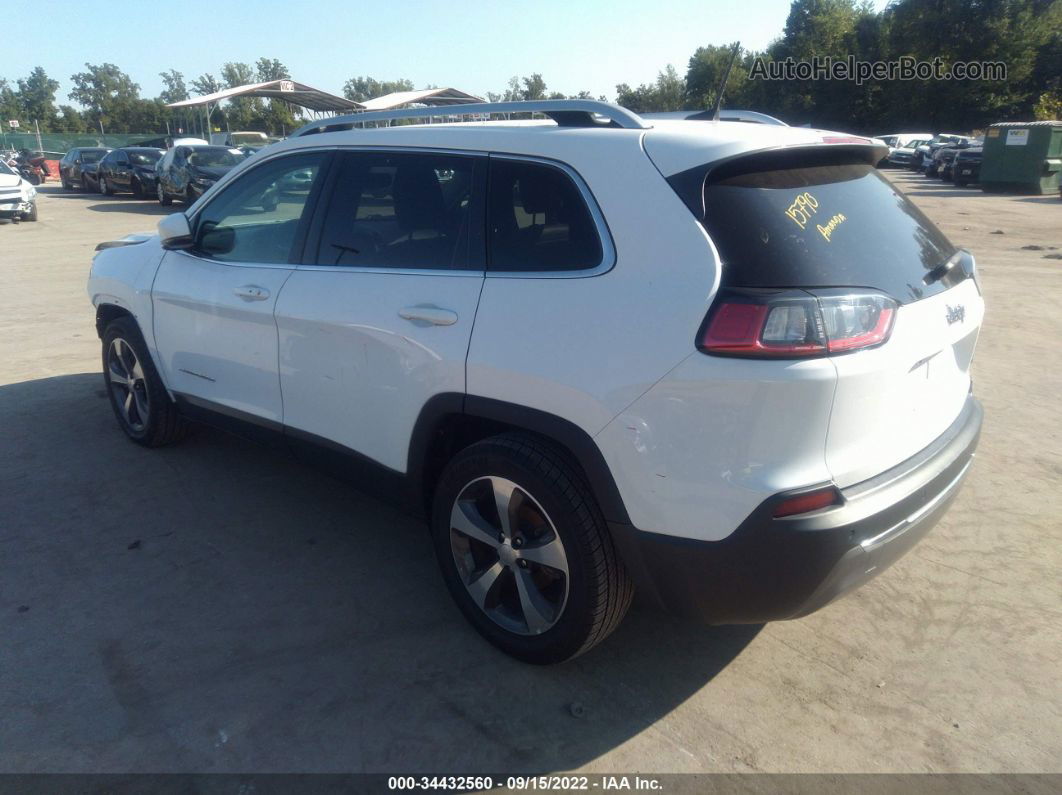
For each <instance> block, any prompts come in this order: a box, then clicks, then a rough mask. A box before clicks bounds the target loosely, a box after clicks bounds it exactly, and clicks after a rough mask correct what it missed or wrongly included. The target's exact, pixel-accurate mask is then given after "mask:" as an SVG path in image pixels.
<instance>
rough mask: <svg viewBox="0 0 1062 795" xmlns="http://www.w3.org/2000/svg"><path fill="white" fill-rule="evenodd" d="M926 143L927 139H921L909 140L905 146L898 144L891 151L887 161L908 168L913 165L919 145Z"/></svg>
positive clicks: (889, 163) (895, 165) (898, 166)
mask: <svg viewBox="0 0 1062 795" xmlns="http://www.w3.org/2000/svg"><path fill="white" fill-rule="evenodd" d="M924 143H927V141H925V140H920V139H915V140H914V141H908V142H907V143H906V144H904V145H903V146H898V147H896V148H895V149H893V150H892V151H891V152H889V155H888V158H887V161H886V162H887V163H888V165H890V166H893V167H895V168H907V167H909V166H910V165H911V162H912V160H913V159H914V157H915V152H916V150H917V149H918V147H919V146H921V145H922V144H924Z"/></svg>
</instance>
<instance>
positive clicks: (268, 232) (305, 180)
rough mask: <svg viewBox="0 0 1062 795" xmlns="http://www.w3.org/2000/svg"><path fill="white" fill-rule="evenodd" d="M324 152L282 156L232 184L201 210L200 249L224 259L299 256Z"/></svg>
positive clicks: (270, 260)
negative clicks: (297, 249)
mask: <svg viewBox="0 0 1062 795" xmlns="http://www.w3.org/2000/svg"><path fill="white" fill-rule="evenodd" d="M324 157H325V155H324V154H322V153H319V152H312V153H307V154H300V155H292V156H290V157H284V158H279V159H278V160H274V161H272V162H269V163H266V164H264V165H262V166H260V167H258V168H255V169H252V170H251V171H249V172H247V173H246V174H244V175H243V176H241V177H240V178H239V179H237V180H235V181H234V182H232V183H231V184H229V185H227V186H226V187H225V188H224V189H223V190H222V191H221V193H219V194H218V195H217V196H216V197H215V198H214V199H212V200H211V201H210V203H209V204H208V205H207V206H206V207H205V208H204V209H203V211H202V212H201V213H200V214H199V217H198V219H197V221H196V249H197V250H198V252H199V253H201V254H203V255H204V256H208V257H210V258H212V259H216V260H221V261H222V262H255V263H273V264H282V263H289V262H293V261H294V259H293V258H294V256H295V253H296V252H295V251H294V249H295V247H296V246H295V244H296V240H297V238H298V233H299V230H300V223H301V222H302V220H303V217H304V215H305V213H306V200H307V198H308V197H309V194H310V188H311V187H312V186H313V184H314V181H315V180H316V179H317V177H318V175H319V174H320V171H321V164H322V162H323V160H324Z"/></svg>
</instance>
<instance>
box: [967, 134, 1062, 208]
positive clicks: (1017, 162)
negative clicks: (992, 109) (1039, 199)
mask: <svg viewBox="0 0 1062 795" xmlns="http://www.w3.org/2000/svg"><path fill="white" fill-rule="evenodd" d="M1060 172H1062V121H1031V122H1010V121H1006V122H999V123H998V124H993V125H991V126H990V127H989V128H988V130H987V131H986V132H985V144H984V154H983V157H982V160H981V190H985V191H991V192H994V193H1003V192H1007V193H1057V192H1058V190H1059V173H1060Z"/></svg>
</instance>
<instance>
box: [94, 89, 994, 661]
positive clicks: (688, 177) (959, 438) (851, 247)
mask: <svg viewBox="0 0 1062 795" xmlns="http://www.w3.org/2000/svg"><path fill="white" fill-rule="evenodd" d="M532 110H533V111H538V112H539V113H542V114H544V115H545V116H547V117H549V118H548V119H545V120H543V121H542V122H527V121H513V122H508V123H506V122H502V123H495V122H487V123H483V122H479V123H477V122H472V123H452V124H430V125H429V124H408V125H402V126H393V127H386V126H385V127H380V128H374V129H368V128H363V127H361V128H359V125H360V124H361V123H362V122H366V121H376V120H380V119H384V120H387V119H391V118H393V117H394V115H395V114H391V115H387V114H373V113H367V114H361V115H359V116H353V117H343V118H338V119H330V120H324V121H321V122H316V123H314V124H313V125H311V126H309V127H306V128H304V129H302V130H300V131H299V132H297V133H296V134H295V135H293V136H292V137H291V138H290V139H288V140H286V141H284V142H282V143H279V144H275V145H273V146H271V147H269V148H267V149H265V150H263V151H262V152H261V153H259V154H257V155H256V156H255V157H253V158H250V159H249V160H247V161H246V162H245V163H243V164H242V165H241V166H239V167H238V168H236V169H235V170H233V171H232V172H231V173H229V174H228V175H226V176H225V177H224V178H223V179H221V180H220V181H219V182H218V183H217V184H216V185H215V186H214V187H213V188H211V189H210V190H209V191H208V192H207V193H206V194H205V195H204V196H203V197H202V198H201V199H199V200H198V201H197V202H196V203H195V204H194V205H193V206H192V207H190V208H189V209H188V211H187V213H185V214H176V215H171V216H168V217H167V218H165V219H163V220H162V222H161V223H160V224H159V230H160V234H159V235H158V236H150V237H147V236H143V237H136V236H131V237H129V238H127V239H125V240H122V241H116V242H114V243H107V244H101V247H100V248H101V250H100V251H99V253H98V254H97V255H96V257H95V260H94V262H93V266H92V273H91V276H90V278H89V286H88V290H89V294H90V295H91V298H92V302H93V304H94V305H95V306H96V308H97V314H96V317H97V320H96V324H97V330H98V332H99V335H100V337H101V339H102V340H103V370H104V378H105V381H106V383H107V389H108V392H109V394H110V397H111V403H112V405H113V407H114V411H115V414H116V415H117V418H118V422H119V424H120V425H121V427H122V429H123V430H124V431H125V433H126V434H128V436H129V437H130V438H132V439H133V440H134V441H136V442H138V443H140V444H143V445H146V446H156V445H162V444H166V443H169V442H173V441H175V440H177V439H179V438H180V437H181V436H182V434H183V433H184V432H185V429H186V421H187V420H188V419H194V420H200V421H207V422H211V423H214V424H219V425H222V426H224V427H228V428H232V429H235V430H238V431H245V432H253V433H255V434H259V435H260V434H262V433H263V432H267V433H269V434H270V435H277V436H279V437H280V438H281V439H282V440H283V441H284V443H285V444H287V445H290V446H292V447H293V448H294V449H296V450H300V451H306V452H308V454H309V456H310V457H311V459H312V460H314V461H316V462H320V463H327V462H332V463H335V464H337V465H339V466H341V467H342V468H343V469H345V470H347V471H349V472H352V473H353V474H355V475H356V476H357V477H358V478H359V479H360V481H361V483H362V484H363V485H364V486H365V487H366V488H367V489H370V490H371V491H372V492H373V493H376V494H381V495H383V494H389V495H393V496H395V497H397V498H400V499H403V500H405V501H406V502H407V504H410V505H413V506H416V508H417V509H418V510H422V511H423V512H424V513H425V514H426V515H427V516H428V517H429V519H430V525H431V534H432V537H433V541H434V545H435V549H436V552H437V554H438V559H439V564H440V567H441V569H442V573H443V577H444V579H445V581H446V584H447V586H448V587H449V590H450V592H451V593H452V595H453V597H454V599H455V600H456V602H457V604H458V606H459V607H460V609H461V610H462V612H463V613H464V614H465V616H466V617H467V618H468V620H469V621H471V623H472V624H473V625H474V626H475V627H476V629H477V630H478V631H479V632H480V633H482V634H483V635H484V636H485V637H486V638H487V639H488V640H490V641H491V642H492V643H494V644H496V645H497V646H499V647H501V648H502V649H504V650H505V651H507V652H508V653H510V654H512V655H514V656H516V657H519V658H521V659H523V660H527V661H531V662H536V663H547V662H556V661H560V660H564V659H567V658H570V657H572V656H574V655H576V654H579V653H580V652H583V651H586V650H587V649H589V648H591V647H592V646H593V645H594V644H596V643H598V642H599V641H601V640H602V639H603V638H604V637H606V636H607V635H608V634H609V633H610V632H611V631H612V630H613V629H615V627H616V626H617V624H618V623H619V622H620V620H621V619H622V617H623V615H624V613H625V611H626V610H627V607H628V605H629V603H630V601H631V597H632V594H633V592H634V589H635V587H637V588H638V589H640V591H641V592H642V594H643V596H644V598H646V600H647V601H649V602H652V603H656V604H658V605H660V606H663V607H664V608H666V609H669V610H671V611H674V612H677V613H680V614H683V615H687V616H694V617H697V618H699V619H701V620H703V621H707V622H709V623H743V622H762V621H770V620H776V619H786V618H794V617H797V616H802V615H806V614H807V613H809V612H811V611H813V610H815V609H817V608H819V607H821V606H823V605H825V604H826V603H827V602H829V601H831V600H832V599H834V598H836V597H838V596H840V595H841V594H843V593H845V592H846V591H849V590H850V589H852V588H854V587H856V586H858V585H860V584H862V583H863V582H865V581H867V580H868V579H870V578H871V577H873V576H874V575H876V574H878V573H880V572H881V571H882V570H884V569H885V568H886V567H887V566H888V565H889V564H890V563H892V562H893V561H895V560H896V559H897V558H899V557H900V556H901V555H903V554H904V553H905V552H906V551H907V550H908V549H910V547H911V546H912V545H913V544H914V543H915V542H916V541H917V540H918V539H919V538H920V537H921V536H922V535H923V534H924V533H925V532H926V531H927V530H928V529H929V528H930V527H931V526H932V525H933V524H934V523H935V522H936V520H937V519H938V518H939V517H940V515H941V514H942V513H943V511H944V510H945V508H946V507H947V505H948V504H949V503H950V501H951V499H952V498H953V497H954V495H955V493H956V491H957V489H958V486H959V484H960V483H961V481H962V479H963V476H964V475H965V473H966V470H967V468H968V467H969V465H970V463H971V461H972V458H973V454H974V448H975V447H976V444H977V438H978V433H979V430H980V425H981V416H982V415H981V409H980V406H979V404H978V403H977V401H976V400H975V399H974V398H973V397H972V395H971V380H970V362H971V358H972V356H973V352H974V346H975V343H976V340H977V333H978V328H979V326H980V324H981V318H982V313H983V308H984V305H983V302H982V299H981V294H980V288H979V284H978V281H977V278H976V276H975V272H974V262H973V258H972V257H971V256H970V254H969V253H967V252H965V251H962V250H958V249H956V248H955V246H953V245H952V244H951V243H950V242H948V240H947V239H946V238H945V237H944V236H943V235H942V234H941V233H940V231H939V230H938V229H937V228H936V227H935V226H934V225H933V224H932V223H931V222H930V221H929V220H928V219H927V218H926V217H925V216H924V215H923V214H922V213H921V212H920V211H919V210H918V209H917V208H916V207H915V206H914V205H913V204H912V203H911V202H909V201H908V200H907V199H906V198H905V197H904V196H903V194H901V193H900V192H899V191H898V190H896V189H895V188H893V186H892V185H891V184H890V183H889V182H888V181H887V180H885V179H884V178H883V177H882V176H880V175H879V174H878V172H877V171H876V170H875V169H874V167H873V164H874V163H876V162H878V161H879V160H880V159H881V158H882V156H883V154H884V152H883V151H882V149H881V147H880V146H875V145H873V144H871V142H870V141H869V140H867V139H862V138H853V137H850V136H844V135H840V134H835V133H824V132H823V131H821V130H811V129H797V128H789V127H786V126H784V125H778V124H746V123H740V122H727V121H722V122H715V121H678V120H653V119H649V118H642V117H639V116H636V115H634V114H632V113H630V112H628V111H625V110H623V109H621V108H618V107H616V106H613V105H606V104H602V103H594V102H584V101H562V102H541V103H520V104H519V105H517V106H498V105H492V106H486V105H483V106H467V107H463V108H461V109H460V112H461V113H462V114H464V113H469V114H471V113H488V112H494V113H497V112H499V111H514V112H517V111H532ZM439 112H440V111H439V110H438V109H435V110H431V109H428V110H421V111H407V112H405V113H404V114H403V115H407V116H416V115H418V113H419V114H422V115H427V114H429V113H436V114H438V113H439ZM443 112H446V113H452V112H453V109H446V110H445V111H443Z"/></svg>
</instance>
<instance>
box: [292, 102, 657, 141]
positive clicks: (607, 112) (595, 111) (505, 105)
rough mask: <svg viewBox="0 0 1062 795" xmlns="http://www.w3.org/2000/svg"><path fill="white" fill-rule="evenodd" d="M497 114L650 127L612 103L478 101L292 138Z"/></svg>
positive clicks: (341, 123)
mask: <svg viewBox="0 0 1062 795" xmlns="http://www.w3.org/2000/svg"><path fill="white" fill-rule="evenodd" d="M497 113H541V114H543V115H544V116H548V117H549V118H551V119H553V121H555V122H557V126H558V127H622V128H624V129H627V130H645V129H648V128H649V125H647V124H646V123H645V122H644V121H643V120H642V118H641V117H640V116H638V115H637V114H635V113H632V112H631V111H629V110H627V109H626V108H621V107H620V106H619V105H613V104H612V103H611V102H598V101H597V100H592V99H543V100H532V101H530V102H477V103H472V104H464V105H445V106H437V107H430V108H402V109H400V110H381V111H363V112H361V113H351V114H349V115H345V116H334V117H332V118H330V119H319V120H316V121H312V122H310V123H309V124H307V125H306V126H304V127H300V128H299V129H298V130H296V131H295V132H293V133H292V134H291V137H292V138H298V137H299V136H302V135H313V134H314V133H322V132H337V131H339V130H350V129H353V128H354V127H356V126H358V125H360V124H364V123H365V122H374V121H394V120H395V119H424V118H430V117H434V116H445V117H452V116H470V115H473V114H475V115H481V114H497Z"/></svg>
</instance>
